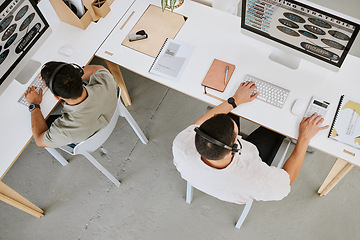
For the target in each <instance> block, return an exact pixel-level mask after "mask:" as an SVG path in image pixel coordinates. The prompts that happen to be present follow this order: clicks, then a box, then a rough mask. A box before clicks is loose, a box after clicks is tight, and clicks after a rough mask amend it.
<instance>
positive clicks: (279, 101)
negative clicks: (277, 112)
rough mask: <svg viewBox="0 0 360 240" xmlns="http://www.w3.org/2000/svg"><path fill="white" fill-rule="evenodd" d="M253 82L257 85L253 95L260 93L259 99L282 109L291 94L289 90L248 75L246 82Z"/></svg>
mask: <svg viewBox="0 0 360 240" xmlns="http://www.w3.org/2000/svg"><path fill="white" fill-rule="evenodd" d="M246 81H252V82H254V83H255V85H256V89H255V90H254V91H253V94H255V93H259V94H258V96H257V99H259V100H262V101H264V102H267V103H269V104H272V105H274V106H276V107H279V108H282V107H283V106H284V103H285V101H286V99H287V97H288V95H289V93H290V91H289V90H287V89H285V88H282V87H279V86H277V85H275V84H272V83H269V82H267V81H264V80H261V79H259V78H257V77H254V76H251V75H246V76H245V79H244V82H246Z"/></svg>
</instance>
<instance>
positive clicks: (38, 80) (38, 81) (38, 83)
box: [18, 77, 49, 107]
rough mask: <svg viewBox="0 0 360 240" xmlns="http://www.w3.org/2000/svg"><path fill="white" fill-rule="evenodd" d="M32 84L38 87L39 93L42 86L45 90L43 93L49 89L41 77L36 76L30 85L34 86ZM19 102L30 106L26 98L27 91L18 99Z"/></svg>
mask: <svg viewBox="0 0 360 240" xmlns="http://www.w3.org/2000/svg"><path fill="white" fill-rule="evenodd" d="M32 86H35V87H36V91H37V92H38V93H39V91H40V88H42V90H43V92H42V93H43V95H44V94H45V92H46V91H47V90H48V89H49V88H48V87H47V86H46V84H45V82H44V81H43V80H42V79H41V78H40V77H36V78H35V79H34V80H33V81H32V83H31V84H30V85H29V87H32ZM18 102H19V103H21V104H22V105H24V106H26V107H28V106H29V104H28V103H27V102H26V99H25V92H24V93H23V95H21V97H20V98H19V100H18Z"/></svg>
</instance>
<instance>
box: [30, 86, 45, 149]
mask: <svg viewBox="0 0 360 240" xmlns="http://www.w3.org/2000/svg"><path fill="white" fill-rule="evenodd" d="M35 89H36V87H34V86H33V87H31V88H30V87H29V88H28V90H27V91H26V92H25V99H26V101H27V102H28V104H32V103H33V104H39V105H40V103H41V101H42V89H41V88H40V90H39V93H37V92H36V91H35ZM31 130H32V133H33V137H34V140H35V143H36V145H38V146H39V147H47V145H46V144H45V142H44V134H45V132H46V131H47V130H48V127H47V125H46V121H45V119H44V116H43V115H42V112H41V110H40V108H35V109H34V110H33V111H31Z"/></svg>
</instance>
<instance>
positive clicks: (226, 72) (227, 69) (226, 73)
mask: <svg viewBox="0 0 360 240" xmlns="http://www.w3.org/2000/svg"><path fill="white" fill-rule="evenodd" d="M228 72H229V65H227V66H226V68H225V85H226V82H227V78H228Z"/></svg>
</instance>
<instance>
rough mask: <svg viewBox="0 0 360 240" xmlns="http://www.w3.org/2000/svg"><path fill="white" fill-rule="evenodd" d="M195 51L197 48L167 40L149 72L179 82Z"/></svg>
mask: <svg viewBox="0 0 360 240" xmlns="http://www.w3.org/2000/svg"><path fill="white" fill-rule="evenodd" d="M194 49H195V46H192V45H189V44H187V43H183V42H180V41H177V40H174V39H170V38H167V39H166V41H165V43H164V45H163V46H162V48H161V49H160V52H159V54H158V56H157V57H156V58H155V60H154V62H153V64H152V65H151V67H150V69H149V72H150V73H153V74H156V75H158V76H161V77H164V78H167V79H171V80H179V79H180V77H181V74H182V72H183V71H184V69H185V66H186V65H187V63H188V62H189V60H190V57H191V55H192V53H193V52H194Z"/></svg>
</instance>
